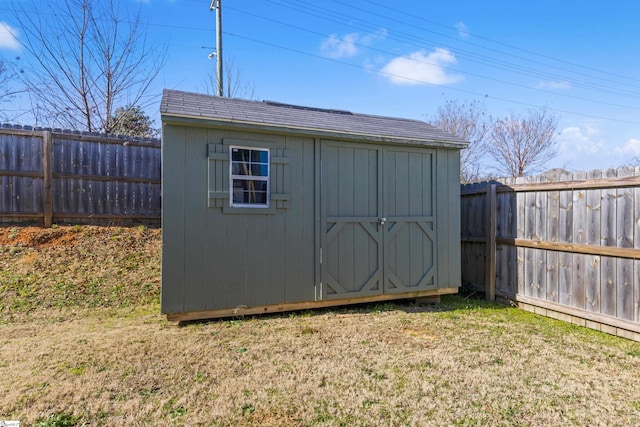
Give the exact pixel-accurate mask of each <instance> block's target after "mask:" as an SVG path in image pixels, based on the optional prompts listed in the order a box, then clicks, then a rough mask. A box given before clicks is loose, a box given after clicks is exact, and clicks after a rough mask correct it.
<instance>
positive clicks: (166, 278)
mask: <svg viewBox="0 0 640 427" xmlns="http://www.w3.org/2000/svg"><path fill="white" fill-rule="evenodd" d="M160 110H161V115H162V234H163V243H162V312H163V313H165V314H167V317H168V318H169V320H194V319H204V318H214V317H227V316H233V315H239V314H255V313H269V312H277V311H288V310H299V309H308V308H314V307H326V306H333V305H343V304H352V303H356V302H367V301H383V300H391V299H399V298H415V297H423V296H437V295H442V294H450V293H456V292H457V290H458V287H459V285H460V196H459V194H460V188H459V177H460V149H461V148H464V147H466V145H467V144H466V142H464V141H462V140H460V139H459V138H456V137H455V136H452V135H450V134H447V133H445V132H443V131H441V130H439V129H436V128H434V127H433V126H430V125H428V124H426V123H424V122H421V121H417V120H406V119H398V118H391V117H380V116H372V115H364V114H354V113H350V112H348V111H340V110H327V109H319V108H309V107H301V106H295V105H287V104H280V103H275V102H268V101H262V102H259V101H247V100H240V99H231V98H222V97H216V96H208V95H201V94H195V93H187V92H179V91H173V90H165V91H164V93H163V97H162V103H161V107H160Z"/></svg>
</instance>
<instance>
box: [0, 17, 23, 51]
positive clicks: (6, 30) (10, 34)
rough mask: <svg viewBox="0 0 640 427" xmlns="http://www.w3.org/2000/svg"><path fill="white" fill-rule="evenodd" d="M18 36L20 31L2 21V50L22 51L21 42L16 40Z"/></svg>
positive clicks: (0, 44)
mask: <svg viewBox="0 0 640 427" xmlns="http://www.w3.org/2000/svg"><path fill="white" fill-rule="evenodd" d="M17 34H18V30H16V29H15V28H13V27H12V26H11V25H9V24H7V23H6V22H2V21H0V49H10V50H20V42H19V41H18V39H16V35H17Z"/></svg>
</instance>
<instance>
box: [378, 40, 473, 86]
mask: <svg viewBox="0 0 640 427" xmlns="http://www.w3.org/2000/svg"><path fill="white" fill-rule="evenodd" d="M456 62H457V61H456V57H455V55H454V54H453V53H451V52H450V51H448V50H447V49H442V48H437V49H436V50H435V51H433V52H430V53H429V54H426V53H425V51H423V50H420V51H418V52H414V53H412V54H411V55H409V56H408V57H404V56H403V57H399V58H395V59H393V60H391V62H389V63H388V64H387V65H385V66H384V67H383V68H382V72H383V73H385V75H386V77H387V78H389V80H391V82H392V83H396V84H404V85H419V84H438V85H441V84H452V83H457V82H459V81H461V80H462V79H463V77H462V75H460V74H450V73H448V72H447V70H446V66H447V65H449V64H455V63H456Z"/></svg>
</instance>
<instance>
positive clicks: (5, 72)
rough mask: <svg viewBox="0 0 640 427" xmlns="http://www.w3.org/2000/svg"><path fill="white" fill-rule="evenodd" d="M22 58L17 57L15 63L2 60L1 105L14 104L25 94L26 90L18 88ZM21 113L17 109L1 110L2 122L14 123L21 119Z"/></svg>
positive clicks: (0, 65) (0, 64)
mask: <svg viewBox="0 0 640 427" xmlns="http://www.w3.org/2000/svg"><path fill="white" fill-rule="evenodd" d="M19 61H20V57H19V56H18V57H15V60H14V61H7V60H6V59H5V58H0V104H12V102H13V100H14V99H15V97H16V95H18V94H20V93H21V92H24V89H23V88H21V87H19V86H17V85H16V83H17V81H18V76H19V74H20V73H21V72H22V70H21V68H20V67H19V65H18V62H19ZM19 115H20V112H19V111H18V110H16V109H11V108H7V107H4V106H3V108H1V109H0V120H6V121H13V120H15V119H16V118H17V117H19Z"/></svg>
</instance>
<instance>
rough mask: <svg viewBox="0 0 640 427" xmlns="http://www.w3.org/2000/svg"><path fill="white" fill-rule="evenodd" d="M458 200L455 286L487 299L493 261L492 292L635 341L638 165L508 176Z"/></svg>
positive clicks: (639, 262) (467, 189)
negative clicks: (491, 228)
mask: <svg viewBox="0 0 640 427" xmlns="http://www.w3.org/2000/svg"><path fill="white" fill-rule="evenodd" d="M565 183H566V185H564V184H565ZM491 185H494V186H496V190H497V191H496V195H495V196H493V197H495V201H494V203H495V208H494V209H493V210H491V209H487V207H490V206H491V201H490V200H487V199H488V197H491V196H490V192H488V191H487V188H489V187H490V186H491ZM461 195H462V198H461V205H462V224H461V229H462V230H463V233H462V256H463V258H462V265H463V272H462V280H463V283H470V284H473V285H474V286H475V287H476V288H477V289H479V290H481V291H484V292H485V293H486V294H490V293H491V292H492V289H491V287H490V286H491V280H489V278H487V277H485V275H486V273H487V266H486V264H487V260H488V259H491V258H492V257H494V259H495V263H496V265H495V293H496V295H498V296H500V297H507V298H511V299H512V300H514V301H516V302H522V303H523V304H526V306H527V307H532V306H535V305H536V301H538V307H540V310H541V311H543V312H546V311H548V312H549V313H556V314H557V313H566V314H567V315H569V316H571V318H574V319H575V318H576V317H580V316H577V315H576V313H582V319H584V323H585V324H589V325H591V326H593V325H605V326H602V330H607V331H614V333H618V334H620V335H624V336H636V337H638V338H639V339H640V168H620V169H617V170H615V169H609V170H605V171H591V172H588V173H585V172H577V173H574V174H569V173H558V172H556V173H551V174H544V175H541V176H539V177H526V178H515V179H514V178H509V179H504V180H497V181H491V182H486V183H479V184H472V185H466V186H463V187H462V190H461ZM491 221H495V235H490V234H491V233H489V234H488V233H487V231H486V230H488V229H489V227H488V224H490V223H491ZM492 243H493V244H495V255H491V253H490V252H492V251H491V250H490V248H491V245H492ZM490 273H491V272H490ZM616 331H617V332H616ZM634 334H635V335H634Z"/></svg>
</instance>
